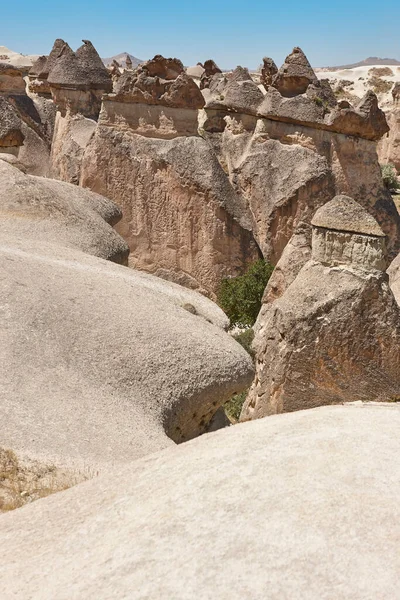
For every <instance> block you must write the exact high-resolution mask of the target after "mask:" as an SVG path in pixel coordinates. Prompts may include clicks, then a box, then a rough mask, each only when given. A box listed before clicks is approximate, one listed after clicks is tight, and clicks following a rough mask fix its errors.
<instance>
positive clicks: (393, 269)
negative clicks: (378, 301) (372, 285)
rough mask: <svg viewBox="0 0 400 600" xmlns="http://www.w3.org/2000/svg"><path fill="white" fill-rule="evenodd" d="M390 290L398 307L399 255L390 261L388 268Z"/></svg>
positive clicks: (399, 299)
mask: <svg viewBox="0 0 400 600" xmlns="http://www.w3.org/2000/svg"><path fill="white" fill-rule="evenodd" d="M387 272H388V275H389V282H390V288H391V290H392V292H393V295H394V297H395V298H396V300H397V303H398V304H399V305H400V254H399V255H398V256H396V258H395V259H394V260H393V261H392V263H391V265H390V267H389V268H388V271H387Z"/></svg>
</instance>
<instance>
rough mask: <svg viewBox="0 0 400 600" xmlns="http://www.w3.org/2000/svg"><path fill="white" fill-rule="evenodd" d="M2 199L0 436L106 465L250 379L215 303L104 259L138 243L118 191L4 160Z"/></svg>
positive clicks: (120, 258)
mask: <svg viewBox="0 0 400 600" xmlns="http://www.w3.org/2000/svg"><path fill="white" fill-rule="evenodd" d="M0 206H1V219H0V270H1V271H2V275H1V280H2V282H3V284H4V285H3V286H2V305H1V307H0V308H1V322H2V343H1V345H0V364H1V365H2V368H1V369H0V371H1V376H0V395H1V402H0V405H1V407H2V410H3V415H2V418H0V437H1V440H2V444H3V446H5V447H6V448H11V449H12V450H14V451H15V452H17V453H18V455H21V456H25V455H27V456H28V457H30V458H32V459H38V460H39V459H40V458H41V457H42V458H43V459H45V462H46V460H47V461H50V462H53V463H54V464H56V465H57V466H61V467H64V466H65V467H73V468H76V469H77V470H78V472H79V473H81V470H82V469H84V468H86V467H88V468H93V469H100V468H105V467H106V465H108V466H111V465H112V464H113V463H118V462H127V461H129V460H131V459H132V458H136V457H138V456H142V455H143V454H146V453H149V452H152V451H156V450H159V449H160V448H163V447H166V446H168V445H171V444H172V442H171V439H173V440H174V441H176V442H180V441H183V440H186V439H188V438H191V437H194V436H196V435H198V434H200V433H202V432H204V431H205V430H206V429H207V426H208V424H209V421H210V420H211V419H212V417H213V416H214V414H215V413H216V412H217V410H218V408H219V406H220V405H221V404H222V403H223V402H225V401H226V400H227V399H229V398H230V397H231V395H232V394H234V393H236V392H237V391H240V390H242V389H244V388H245V387H246V386H248V385H249V383H250V381H251V379H252V375H253V369H252V363H251V360H250V358H249V356H248V354H247V353H246V352H245V351H244V350H243V349H242V348H241V347H240V346H239V345H238V344H237V343H236V342H235V341H234V340H233V338H232V337H231V336H229V335H228V334H226V333H225V331H224V329H225V328H227V327H228V319H227V317H226V316H225V315H224V314H223V312H222V311H221V310H220V309H219V308H218V307H217V306H216V305H215V304H213V303H212V302H211V301H209V300H207V299H206V298H204V297H202V296H200V295H199V294H196V293H195V292H192V291H189V290H186V289H184V288H181V287H179V286H176V285H174V284H173V283H169V282H165V281H162V280H158V279H156V278H153V277H151V276H150V275H146V274H143V273H137V272H134V271H133V270H130V269H127V268H126V267H122V266H121V265H115V264H113V263H112V262H108V261H105V260H104V259H108V260H109V261H114V262H126V258H127V253H128V247H127V245H126V243H125V242H124V241H123V240H122V238H121V237H120V236H119V235H118V234H117V233H116V232H115V231H114V230H113V229H112V227H111V226H112V225H114V224H115V223H117V221H118V220H119V219H120V217H121V212H120V210H119V209H118V207H117V206H116V205H114V204H113V203H112V202H111V201H110V200H107V199H106V198H103V197H101V196H98V195H97V194H94V193H93V192H91V191H89V190H85V189H82V188H79V187H77V186H73V185H71V184H68V183H63V182H60V181H55V180H51V179H46V178H39V177H33V176H28V175H25V174H23V173H22V172H21V171H19V170H18V169H17V168H15V167H14V166H12V165H11V164H9V163H8V162H4V161H0ZM55 282H56V284H55ZM188 306H190V308H191V310H188ZM161 346H162V351H161V352H160V348H161ZM169 438H171V439H169Z"/></svg>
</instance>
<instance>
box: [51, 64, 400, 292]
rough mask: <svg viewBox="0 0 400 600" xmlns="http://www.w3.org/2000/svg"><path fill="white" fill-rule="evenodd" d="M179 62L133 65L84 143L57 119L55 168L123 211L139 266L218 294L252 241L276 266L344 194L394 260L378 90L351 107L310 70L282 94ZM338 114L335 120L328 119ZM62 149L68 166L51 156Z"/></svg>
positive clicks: (251, 249)
mask: <svg viewBox="0 0 400 600" xmlns="http://www.w3.org/2000/svg"><path fill="white" fill-rule="evenodd" d="M182 69H183V66H182V64H181V63H180V61H178V60H177V59H165V58H163V57H160V56H157V57H155V58H154V59H153V60H152V61H148V62H147V63H145V64H144V65H143V66H141V67H140V68H139V69H138V70H137V71H135V72H132V71H125V73H124V74H122V75H121V77H120V78H119V80H118V82H117V83H116V84H115V93H113V94H107V95H105V96H104V97H103V103H102V110H101V114H100V117H99V122H98V125H97V127H96V128H95V131H94V134H93V135H92V136H91V132H90V127H88V128H87V136H80V135H79V139H80V140H82V139H83V138H84V142H83V143H82V144H81V143H78V144H76V143H75V142H73V141H71V140H72V138H73V137H74V128H75V126H77V127H78V129H79V130H80V128H81V125H82V123H83V122H81V123H80V124H78V123H73V124H71V126H70V125H65V126H61V124H59V125H60V128H59V131H60V132H61V133H62V132H65V144H64V138H63V140H62V141H59V140H57V141H56V140H55V141H54V143H53V146H54V148H55V149H57V150H55V151H54V153H53V157H52V161H53V172H54V173H55V174H56V175H57V176H58V177H62V178H66V179H67V180H68V181H73V182H77V181H78V179H79V183H80V184H81V185H85V186H88V187H90V188H91V189H93V190H95V191H97V192H99V193H101V194H104V195H106V196H108V197H111V198H112V199H113V200H114V201H115V202H117V203H118V204H119V205H120V206H121V208H122V210H123V213H124V217H123V220H122V221H121V223H120V224H119V226H118V228H119V231H120V233H121V234H122V235H123V236H124V237H125V238H126V239H127V241H128V243H129V246H130V249H131V255H130V264H131V266H135V267H137V268H142V269H145V270H147V271H149V272H151V273H157V274H159V275H162V276H164V277H169V278H172V279H173V280H174V281H177V282H179V283H185V285H189V286H190V287H194V288H195V289H198V290H201V291H202V292H205V293H207V294H210V295H211V296H212V297H214V294H215V293H216V290H217V289H218V285H219V282H220V278H221V277H224V276H229V275H236V274H239V273H242V272H243V270H244V269H245V268H246V265H248V264H249V263H250V262H252V261H253V260H255V258H256V257H257V256H259V253H258V252H257V250H256V248H255V245H254V240H255V241H256V243H257V245H258V247H259V249H260V250H261V252H262V255H263V256H264V258H266V259H267V260H268V261H270V262H271V263H272V264H274V265H276V264H278V262H279V260H280V258H281V256H282V252H283V251H284V249H285V246H286V244H287V243H288V242H289V240H290V239H291V237H292V235H296V233H297V228H298V227H299V226H300V224H301V223H304V224H306V225H307V224H308V225H309V224H310V222H311V218H312V216H313V215H314V213H315V211H316V210H317V209H318V208H319V207H320V206H322V205H323V204H325V203H326V202H328V201H329V200H330V199H331V198H332V197H334V196H335V195H336V194H346V195H350V196H351V197H353V198H355V200H356V201H358V202H361V203H362V204H363V206H364V207H365V208H367V210H368V211H369V212H370V213H371V214H372V216H374V217H375V218H376V219H377V220H378V222H379V224H380V226H381V227H382V230H383V231H384V233H385V234H386V235H387V236H388V251H389V255H390V258H393V257H394V256H396V255H397V253H398V252H399V250H400V248H399V243H400V236H399V231H400V218H399V215H398V214H397V212H396V209H395V207H394V204H393V201H392V199H391V196H390V194H389V193H388V192H387V190H385V188H384V185H383V182H382V178H381V173H380V168H379V164H378V161H377V155H376V147H375V139H376V137H377V136H379V135H381V134H382V131H383V129H384V127H383V126H384V124H385V123H384V117H383V121H382V118H381V117H382V115H381V113H380V112H379V109H377V107H376V105H375V104H374V101H373V98H372V97H369V98H367V99H366V101H365V102H364V103H361V107H358V108H357V107H356V108H355V109H351V110H350V111H347V112H346V109H342V108H339V107H335V106H334V98H333V95H332V90H330V87H329V84H328V83H327V82H318V80H315V81H314V79H313V81H311V82H310V84H309V85H308V88H307V91H306V93H304V94H302V95H298V96H296V97H291V98H286V97H283V96H282V95H281V94H280V93H279V91H278V90H277V89H275V88H274V87H272V86H270V87H269V88H268V91H267V93H266V95H265V96H264V95H263V92H262V91H261V90H260V89H259V87H258V86H257V84H256V83H255V82H254V81H253V80H252V78H251V75H250V74H249V72H248V71H247V69H244V68H242V67H238V68H237V69H235V71H234V72H233V73H231V74H227V75H225V74H222V73H219V72H216V73H215V74H214V75H210V81H209V83H208V85H209V87H207V88H204V89H203V90H202V92H200V90H199V89H198V87H197V85H196V84H195V82H194V81H193V80H192V79H191V78H190V77H188V75H187V74H185V73H184V72H183V71H182ZM210 69H211V70H216V67H215V66H213V65H211V66H210ZM204 103H205V107H204V109H201V107H202V106H204ZM199 110H200V112H199ZM346 114H347V115H348V116H346ZM332 115H336V117H335V118H336V121H335V123H336V125H337V126H336V125H335V126H333V125H328V122H327V120H328V119H329V118H331V117H332ZM354 115H355V116H354ZM354 119H355V121H354ZM353 121H354V122H353ZM346 127H347V130H346ZM362 127H364V129H362ZM357 128H358V129H357ZM346 131H347V132H348V133H350V134H351V135H347V134H346V133H345V132H346ZM357 131H358V133H356V132H357ZM353 134H354V135H353ZM200 136H201V137H200ZM88 140H89V142H88ZM63 148H65V149H68V152H69V154H70V155H71V160H70V161H69V160H66V159H64V158H61V159H58V158H57V156H59V154H60V151H61V153H62V154H63V155H64V154H65V152H64V151H63V150H62V149H63ZM58 149H60V151H59V150H58ZM188 152H194V153H195V154H196V156H193V157H191V156H188V155H187V153H188ZM147 153H149V154H147ZM206 156H207V158H205V157H206ZM201 161H202V162H203V166H202V168H199V167H198V164H200V162H201ZM209 173H213V176H212V178H211V179H210V180H209V177H208V175H209ZM209 181H211V183H210V185H209V183H208V182H209ZM222 182H223V183H222ZM210 198H212V200H210ZM150 199H151V200H150ZM188 207H189V208H188ZM220 207H222V211H221V210H220ZM232 217H233V218H232ZM212 223H213V224H212ZM177 224H178V225H177ZM221 232H222V233H221ZM221 236H222V237H221ZM253 236H254V237H253ZM220 240H221V244H220V243H219V242H220ZM222 240H223V242H222ZM221 248H224V250H223V251H222V250H221ZM309 252H310V248H309ZM285 261H286V267H285V269H286V268H287V266H288V265H289V264H290V265H292V266H294V265H296V269H297V270H299V269H300V268H301V266H302V265H303V264H304V262H306V257H305V253H301V256H299V257H295V256H294V254H293V255H292V256H290V257H289V254H288V252H287V253H286V257H285ZM223 265H225V266H224V267H223ZM292 266H291V267H290V274H289V273H288V277H286V275H285V274H284V273H283V263H282V264H281V265H280V272H281V274H282V278H281V280H280V282H279V285H278V284H277V290H278V289H279V290H281V291H283V286H284V285H286V284H285V282H289V280H290V279H291V278H292V277H293V276H295V274H296V273H297V271H296V269H295V268H293V267H292ZM276 293H278V292H277V291H276Z"/></svg>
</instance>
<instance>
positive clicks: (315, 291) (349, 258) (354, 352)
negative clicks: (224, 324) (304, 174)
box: [241, 196, 400, 420]
mask: <svg viewBox="0 0 400 600" xmlns="http://www.w3.org/2000/svg"><path fill="white" fill-rule="evenodd" d="M312 224H313V239H312V257H311V260H310V261H308V262H307V263H306V264H305V265H304V267H303V268H302V269H301V271H300V273H299V274H298V275H297V277H296V278H295V280H294V281H293V283H291V285H290V286H289V287H288V288H287V289H286V291H285V292H284V293H283V295H281V296H280V297H279V298H278V299H277V300H275V302H272V303H266V304H264V305H263V307H262V309H261V312H260V314H259V317H258V320H257V324H256V327H255V340H254V348H255V351H256V358H257V373H256V377H255V380H254V383H253V385H252V388H251V390H250V392H249V395H248V398H247V400H246V402H245V405H244V407H243V411H242V415H241V419H242V420H247V419H254V418H260V417H264V416H266V415H270V414H274V413H281V412H290V411H294V410H300V409H303V408H312V407H314V406H319V405H323V404H339V403H342V402H351V401H356V400H363V401H372V400H376V401H392V400H395V399H398V398H399V397H400V369H399V366H400V308H399V306H398V305H397V303H396V301H395V299H394V297H393V294H392V293H391V291H390V288H389V285H388V277H387V275H386V273H385V269H386V248H385V236H384V234H383V232H382V230H381V228H380V227H379V225H378V224H377V222H376V221H375V219H373V218H372V217H371V215H370V214H369V213H367V211H366V210H365V209H363V208H362V207H361V205H359V204H358V203H357V202H355V201H354V200H352V199H351V198H348V197H346V196H337V197H336V198H334V199H333V200H332V201H331V202H328V203H327V204H326V205H325V206H323V207H322V208H320V209H319V210H318V211H317V212H316V214H315V216H314V218H313V220H312Z"/></svg>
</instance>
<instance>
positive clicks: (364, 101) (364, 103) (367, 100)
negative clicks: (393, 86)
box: [356, 90, 380, 113]
mask: <svg viewBox="0 0 400 600" xmlns="http://www.w3.org/2000/svg"><path fill="white" fill-rule="evenodd" d="M356 110H358V111H360V112H365V113H369V112H371V111H376V110H380V109H379V106H378V98H377V96H376V94H375V93H374V92H373V91H372V90H368V92H367V93H366V94H365V96H363V97H362V98H361V100H360V102H359V103H358V104H357V106H356Z"/></svg>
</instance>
